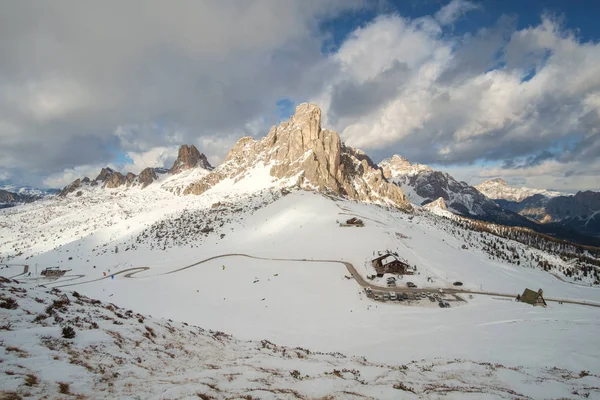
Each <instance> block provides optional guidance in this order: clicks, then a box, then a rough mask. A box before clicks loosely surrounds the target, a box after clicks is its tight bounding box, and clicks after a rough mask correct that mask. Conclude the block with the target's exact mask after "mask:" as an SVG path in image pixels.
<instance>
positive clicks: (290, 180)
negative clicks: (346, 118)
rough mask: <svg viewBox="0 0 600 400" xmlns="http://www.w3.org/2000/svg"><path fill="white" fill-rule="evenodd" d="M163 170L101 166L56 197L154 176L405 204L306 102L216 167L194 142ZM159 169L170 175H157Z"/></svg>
mask: <svg viewBox="0 0 600 400" xmlns="http://www.w3.org/2000/svg"><path fill="white" fill-rule="evenodd" d="M189 171H201V172H199V173H196V174H190V173H189ZM165 172H166V171H164V170H160V171H159V170H158V169H156V168H154V169H152V168H147V169H145V170H144V171H142V172H141V173H140V175H139V176H136V175H135V174H132V173H127V174H126V175H123V174H122V173H120V172H118V171H114V170H112V169H111V168H108V167H106V168H103V169H102V170H101V171H100V174H99V175H98V176H97V177H96V179H94V180H90V179H89V178H83V179H77V180H75V181H74V182H72V183H71V184H69V185H68V186H66V187H65V188H64V189H63V190H62V191H61V192H60V193H59V196H61V197H64V196H67V195H69V194H71V193H75V194H76V195H82V194H83V192H82V191H81V188H83V187H94V186H99V187H102V188H107V189H114V188H118V187H121V186H124V187H132V186H140V187H141V188H142V189H143V188H145V187H147V186H149V185H151V184H152V183H154V182H155V181H160V184H161V187H162V188H163V189H165V190H168V191H170V192H172V193H174V194H176V195H201V194H203V193H204V192H206V191H207V190H209V189H211V188H213V187H215V186H218V185H219V184H221V183H224V182H233V183H235V184H236V185H237V187H242V186H246V187H247V189H248V190H250V191H254V192H258V191H261V190H265V189H268V188H279V189H281V188H301V189H305V190H316V191H319V192H321V193H326V194H332V195H338V196H344V197H347V198H350V199H354V200H361V201H372V202H378V203H381V204H387V205H391V206H394V207H399V208H403V209H410V205H409V203H408V201H407V199H406V196H405V195H404V193H403V192H402V190H401V189H400V188H399V187H398V186H397V185H394V184H392V183H390V182H389V181H388V180H387V179H386V178H385V177H384V176H383V173H382V171H381V169H380V168H379V167H378V166H377V165H375V164H374V163H373V161H371V159H370V158H369V157H368V156H367V155H366V154H365V153H364V152H362V151H361V150H358V149H355V148H353V147H350V146H346V145H345V144H344V143H342V142H341V140H340V137H339V135H338V134H337V133H336V132H333V131H329V130H325V129H322V128H321V109H320V108H319V107H318V106H316V105H314V104H309V103H303V104H300V105H298V107H296V112H295V114H294V115H292V116H291V117H290V120H289V121H287V122H283V123H281V124H280V125H279V126H276V127H273V128H272V129H271V130H270V131H269V133H268V135H267V136H266V137H263V138H262V139H260V140H254V139H253V138H251V137H243V138H241V139H240V140H239V141H238V142H237V143H236V144H235V146H234V147H233V148H232V149H231V150H230V151H229V153H228V155H227V158H226V160H225V162H224V163H223V164H221V165H219V166H218V167H216V168H213V167H212V166H211V165H210V164H209V162H208V160H207V158H206V156H205V155H204V154H201V153H200V152H199V151H198V149H197V148H196V147H195V146H193V145H192V146H187V145H183V146H181V148H180V149H179V153H178V157H177V160H175V162H174V163H173V166H172V167H171V168H170V169H169V170H168V174H165ZM183 172H188V173H187V174H185V173H183ZM160 174H165V175H168V176H169V177H170V179H159V175H160Z"/></svg>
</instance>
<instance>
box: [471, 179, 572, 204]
mask: <svg viewBox="0 0 600 400" xmlns="http://www.w3.org/2000/svg"><path fill="white" fill-rule="evenodd" d="M475 188H476V189H477V190H479V191H480V192H481V193H483V194H484V195H486V196H487V197H488V198H490V199H492V200H496V199H501V200H510V201H516V202H520V201H522V200H525V199H526V198H527V197H531V196H533V195H542V196H544V197H556V196H564V194H563V193H561V192H557V191H553V190H547V189H532V188H526V187H520V188H515V187H512V186H510V185H509V184H508V183H506V181H504V180H503V179H500V178H496V179H490V180H487V181H484V182H482V183H480V184H479V185H475Z"/></svg>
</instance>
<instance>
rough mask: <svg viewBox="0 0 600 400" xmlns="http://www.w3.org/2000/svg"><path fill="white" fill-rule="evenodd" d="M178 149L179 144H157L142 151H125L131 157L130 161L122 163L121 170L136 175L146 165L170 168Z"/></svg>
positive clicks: (146, 166)
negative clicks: (157, 145)
mask: <svg viewBox="0 0 600 400" xmlns="http://www.w3.org/2000/svg"><path fill="white" fill-rule="evenodd" d="M178 149H179V146H169V147H165V146H159V147H154V148H153V149H150V150H148V151H144V152H133V151H130V152H128V153H127V157H129V158H130V159H131V163H128V164H126V165H124V166H123V167H122V168H121V171H122V172H124V173H126V172H133V173H134V174H136V175H137V174H139V173H140V172H142V170H144V169H145V168H148V167H150V168H171V166H172V165H173V162H174V161H175V159H176V158H177V151H178Z"/></svg>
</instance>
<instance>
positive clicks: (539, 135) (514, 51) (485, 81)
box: [315, 15, 600, 187]
mask: <svg viewBox="0 0 600 400" xmlns="http://www.w3.org/2000/svg"><path fill="white" fill-rule="evenodd" d="M425 20H426V21H428V23H427V24H424V23H423V21H425ZM432 24H433V26H432ZM512 24H513V23H512V21H511V20H510V19H500V21H499V22H498V24H497V25H496V26H494V27H492V28H489V29H482V30H480V31H479V32H478V33H477V34H476V35H471V34H469V35H466V36H464V37H448V36H447V35H442V34H441V33H440V32H441V31H440V29H436V28H435V21H434V20H432V19H427V18H421V19H419V20H409V19H406V18H403V17H401V16H397V15H395V16H387V17H380V18H378V19H376V20H375V21H373V23H371V24H370V25H368V26H366V27H364V28H361V29H359V30H357V31H355V32H354V33H353V34H352V35H351V38H350V39H349V40H347V41H346V42H345V43H344V44H343V45H342V46H341V48H340V50H339V52H338V53H336V54H335V55H333V56H332V58H333V59H334V60H335V62H336V63H337V65H338V72H337V73H336V74H335V78H334V79H333V80H331V81H330V82H328V85H327V87H326V88H325V89H324V90H323V91H322V92H321V93H320V94H319V95H318V96H316V97H315V99H318V101H320V102H321V104H322V105H323V106H324V112H325V113H326V115H327V118H326V121H327V123H328V124H330V125H333V127H334V128H335V129H337V130H338V131H339V132H340V133H341V135H342V138H343V139H344V140H345V141H346V142H348V143H349V144H351V145H354V146H357V147H361V148H363V149H364V150H367V151H368V152H370V153H371V154H373V155H374V158H376V159H377V158H378V156H379V157H384V156H389V155H390V154H391V153H399V154H403V155H405V156H407V157H408V158H409V159H412V160H415V161H419V162H424V163H441V164H471V163H473V162H475V161H477V160H488V161H496V162H507V163H506V165H507V168H505V170H511V169H514V170H515V171H516V172H515V174H525V173H527V172H526V171H527V170H526V168H530V167H531V168H532V170H535V168H534V167H535V166H536V165H539V164H540V163H541V161H542V160H543V159H546V158H551V159H552V160H554V162H555V163H556V166H557V167H556V168H559V167H560V166H562V168H563V174H564V171H567V170H570V168H574V171H580V170H581V168H580V167H582V166H583V165H584V164H585V163H586V162H587V161H594V160H597V157H598V154H600V134H599V131H600V130H599V128H598V127H599V126H600V112H599V110H600V108H599V106H600V100H599V99H600V69H598V68H597V66H598V65H600V44H597V43H593V42H589V43H582V42H580V41H579V40H578V39H577V38H576V37H575V36H574V35H572V34H571V33H570V32H568V31H564V30H563V29H562V28H561V26H560V24H558V23H557V22H555V21H553V20H551V19H549V18H546V17H544V18H543V20H542V22H541V23H540V24H539V25H538V26H534V27H530V28H527V29H524V30H519V31H515V30H514V28H512V26H513V25H512ZM424 26H426V28H424ZM438 28H439V27H438ZM415 44H416V45H415ZM490 46H491V48H490ZM481 49H486V52H483V53H482V50H481ZM477 55H479V56H481V57H484V58H485V57H489V59H483V60H476V62H474V61H472V60H474V59H476V58H474V57H476V56H477ZM465 60H469V62H468V63H465ZM501 62H504V63H505V64H506V66H504V67H499V65H500V63H501ZM490 65H496V68H490ZM394 66H402V71H401V74H396V75H391V74H390V70H391V69H393V68H395V67H394ZM457 68H458V70H457ZM389 76H392V79H388V77H389ZM348 110H352V112H350V113H348V112H346V111H348ZM521 159H522V160H521ZM510 160H515V162H514V163H513V164H514V165H512V166H511V165H510V162H508V161H510ZM519 160H521V161H519ZM575 161H581V162H583V163H582V164H581V165H571V164H569V163H570V162H575ZM549 162H550V161H547V162H545V164H544V165H549V164H548V163H549ZM528 164H532V165H531V166H529V165H528ZM533 164H535V165H533ZM593 165H594V166H595V167H594V168H598V166H597V165H596V164H593ZM515 168H517V169H515ZM596 172H597V171H595V172H593V173H592V175H591V176H592V177H591V178H589V179H580V180H573V179H571V180H565V181H564V184H562V183H561V185H563V186H565V187H566V186H568V185H571V184H576V182H578V183H579V184H582V185H583V184H591V183H593V182H594V179H596V178H595V176H596V175H595V173H596ZM552 176H554V175H552Z"/></svg>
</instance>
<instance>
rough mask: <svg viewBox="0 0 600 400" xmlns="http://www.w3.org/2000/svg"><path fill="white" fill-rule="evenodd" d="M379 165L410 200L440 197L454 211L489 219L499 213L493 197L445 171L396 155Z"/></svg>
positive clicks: (428, 199) (421, 203)
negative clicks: (486, 195)
mask: <svg viewBox="0 0 600 400" xmlns="http://www.w3.org/2000/svg"><path fill="white" fill-rule="evenodd" d="M379 167H381V168H382V170H383V173H384V176H386V177H387V178H388V179H390V180H391V181H392V182H393V183H395V184H396V185H398V186H399V187H401V188H402V190H403V191H404V193H405V194H406V196H407V197H408V199H409V201H410V202H411V203H413V204H416V205H425V204H428V203H430V202H432V201H435V200H437V199H439V198H442V199H444V202H445V204H446V206H447V208H448V209H449V210H450V211H452V212H454V213H456V214H461V215H465V216H472V217H476V218H484V219H485V218H490V219H491V218H496V217H497V216H498V215H499V214H501V213H502V211H501V210H500V209H499V208H498V206H497V205H496V204H495V203H494V202H493V201H492V200H490V199H488V198H487V197H485V196H484V195H483V194H481V193H480V192H479V191H477V190H476V189H475V188H473V187H472V186H469V185H468V184H466V183H465V182H459V181H457V180H456V179H454V177H452V176H451V175H449V174H447V173H445V172H441V171H434V170H433V169H431V168H430V167H428V166H426V165H422V164H417V163H415V164H411V163H410V162H409V161H408V160H407V159H406V158H404V157H401V156H398V155H394V156H393V157H391V158H388V159H385V160H383V161H381V162H380V163H379ZM510 217H512V216H510ZM507 219H508V217H507Z"/></svg>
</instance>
